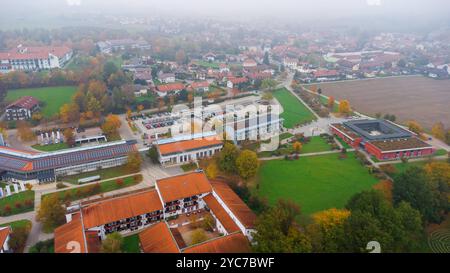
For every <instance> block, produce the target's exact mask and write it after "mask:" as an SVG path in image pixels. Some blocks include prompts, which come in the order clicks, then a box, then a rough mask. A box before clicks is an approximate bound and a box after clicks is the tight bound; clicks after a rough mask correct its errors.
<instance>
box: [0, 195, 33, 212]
mask: <svg viewBox="0 0 450 273" xmlns="http://www.w3.org/2000/svg"><path fill="white" fill-rule="evenodd" d="M33 209H34V191H31V190H26V191H23V192H19V193H15V194H12V195H10V196H7V197H4V198H0V216H9V215H14V214H20V213H25V212H29V211H32V210H33Z"/></svg>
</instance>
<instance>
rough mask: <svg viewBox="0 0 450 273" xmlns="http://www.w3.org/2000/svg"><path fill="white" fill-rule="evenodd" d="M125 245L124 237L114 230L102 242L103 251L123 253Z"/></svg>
mask: <svg viewBox="0 0 450 273" xmlns="http://www.w3.org/2000/svg"><path fill="white" fill-rule="evenodd" d="M122 246H123V237H122V235H121V234H120V233H118V232H114V233H111V234H108V235H107V236H106V239H105V240H103V242H102V247H101V252H102V253H121V252H122Z"/></svg>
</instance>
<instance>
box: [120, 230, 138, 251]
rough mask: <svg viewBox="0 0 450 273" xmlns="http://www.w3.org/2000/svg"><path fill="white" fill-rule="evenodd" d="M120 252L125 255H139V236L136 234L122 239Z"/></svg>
mask: <svg viewBox="0 0 450 273" xmlns="http://www.w3.org/2000/svg"><path fill="white" fill-rule="evenodd" d="M122 250H123V252H125V253H140V252H141V250H140V248H139V236H138V235H137V234H134V235H131V236H127V237H124V238H123V246H122Z"/></svg>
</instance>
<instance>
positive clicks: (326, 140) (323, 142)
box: [258, 135, 338, 158]
mask: <svg viewBox="0 0 450 273" xmlns="http://www.w3.org/2000/svg"><path fill="white" fill-rule="evenodd" d="M293 137H294V138H293V139H291V141H290V142H289V143H286V144H281V145H280V146H279V148H278V149H277V150H275V151H264V152H260V153H258V157H260V158H261V157H271V156H283V155H290V154H293V153H296V151H295V149H294V144H293V143H295V142H300V143H301V148H300V153H299V154H307V153H317V152H326V151H331V150H333V149H338V147H337V145H336V144H335V143H334V140H333V138H332V137H331V136H328V135H322V136H313V137H304V136H303V135H297V136H293ZM280 140H281V136H280Z"/></svg>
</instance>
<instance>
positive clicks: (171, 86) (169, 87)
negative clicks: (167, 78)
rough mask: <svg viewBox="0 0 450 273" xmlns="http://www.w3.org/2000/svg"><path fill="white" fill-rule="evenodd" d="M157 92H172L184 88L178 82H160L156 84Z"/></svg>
mask: <svg viewBox="0 0 450 273" xmlns="http://www.w3.org/2000/svg"><path fill="white" fill-rule="evenodd" d="M156 89H157V90H158V92H172V91H181V90H183V89H184V84H182V83H179V82H174V83H168V84H161V85H158V86H156Z"/></svg>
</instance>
